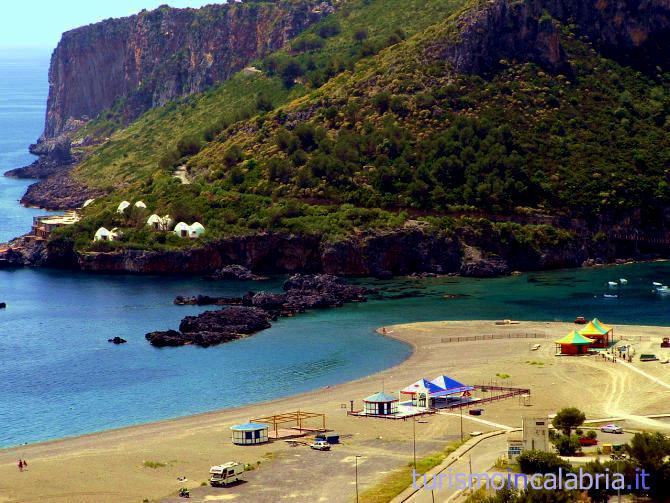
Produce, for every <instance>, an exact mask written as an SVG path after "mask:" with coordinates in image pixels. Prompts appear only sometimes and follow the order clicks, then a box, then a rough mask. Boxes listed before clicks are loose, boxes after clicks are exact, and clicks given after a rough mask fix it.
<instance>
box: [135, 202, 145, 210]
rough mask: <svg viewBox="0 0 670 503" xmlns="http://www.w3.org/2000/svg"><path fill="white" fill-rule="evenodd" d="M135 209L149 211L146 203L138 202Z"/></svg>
mask: <svg viewBox="0 0 670 503" xmlns="http://www.w3.org/2000/svg"><path fill="white" fill-rule="evenodd" d="M135 208H141V209H143V210H146V209H147V205H146V204H144V201H137V202H136V203H135Z"/></svg>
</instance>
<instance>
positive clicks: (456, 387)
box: [430, 375, 475, 396]
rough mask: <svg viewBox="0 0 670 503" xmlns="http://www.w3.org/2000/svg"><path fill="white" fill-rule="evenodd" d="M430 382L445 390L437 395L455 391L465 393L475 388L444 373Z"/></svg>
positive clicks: (452, 393) (454, 392) (455, 392)
mask: <svg viewBox="0 0 670 503" xmlns="http://www.w3.org/2000/svg"><path fill="white" fill-rule="evenodd" d="M430 382H431V383H433V384H434V385H435V386H438V387H440V388H442V389H443V390H445V393H442V394H441V395H438V396H445V395H455V394H457V393H465V392H467V391H472V390H473V389H475V388H474V387H473V386H466V385H465V384H463V383H462V382H458V381H456V380H455V379H452V378H451V377H448V376H445V375H441V376H437V377H436V378H435V379H433V380H432V381H430Z"/></svg>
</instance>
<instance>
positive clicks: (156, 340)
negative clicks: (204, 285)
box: [146, 274, 373, 347]
mask: <svg viewBox="0 0 670 503" xmlns="http://www.w3.org/2000/svg"><path fill="white" fill-rule="evenodd" d="M370 293H373V290H371V289H369V288H364V287H360V286H355V285H350V284H347V283H345V282H344V280H343V279H341V278H337V277H335V276H330V275H327V274H316V275H302V274H296V275H294V276H291V277H290V278H289V279H288V280H286V282H284V285H283V292H282V293H273V292H257V293H254V292H249V293H248V294H246V295H245V296H243V297H240V298H228V297H225V298H221V297H219V298H217V297H207V296H197V297H192V298H184V297H177V298H176V299H175V304H179V305H184V304H196V305H228V306H230V307H226V308H225V309H221V310H219V311H206V312H204V313H202V314H199V315H198V316H187V317H186V318H184V319H183V320H182V322H181V324H180V325H179V331H176V330H168V331H164V332H151V333H148V334H147V335H146V339H147V340H148V341H149V342H150V343H151V344H152V345H153V346H157V347H164V346H184V345H187V344H194V345H197V346H202V347H208V346H212V345H215V344H221V343H223V342H228V341H232V340H235V339H239V338H241V337H245V336H247V335H251V334H253V333H255V332H258V331H260V330H264V329H266V328H270V326H271V325H270V321H271V320H277V319H278V318H279V317H280V316H293V315H295V314H298V313H303V312H305V311H307V310H308V309H324V308H329V307H340V306H342V305H344V304H345V303H348V302H365V301H366V300H367V295H368V294H370Z"/></svg>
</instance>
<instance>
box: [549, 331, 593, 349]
mask: <svg viewBox="0 0 670 503" xmlns="http://www.w3.org/2000/svg"><path fill="white" fill-rule="evenodd" d="M554 343H555V344H556V354H557V355H583V354H586V353H587V352H588V349H589V347H590V346H591V344H593V339H590V338H588V337H584V336H583V335H581V334H580V333H579V332H577V331H576V330H573V331H572V332H570V333H569V334H568V335H566V336H565V337H563V338H562V339H558V340H557V341H554Z"/></svg>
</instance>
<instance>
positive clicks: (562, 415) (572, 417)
mask: <svg viewBox="0 0 670 503" xmlns="http://www.w3.org/2000/svg"><path fill="white" fill-rule="evenodd" d="M585 420H586V415H584V413H583V412H582V411H581V410H579V409H578V408H576V407H566V408H564V409H561V410H559V411H558V413H557V414H556V417H555V418H554V419H553V420H552V422H551V424H552V425H553V426H554V428H556V429H557V430H561V431H562V432H563V434H564V435H568V436H570V434H571V433H572V430H573V429H575V428H577V427H579V426H581V425H582V424H584V421H585Z"/></svg>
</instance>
